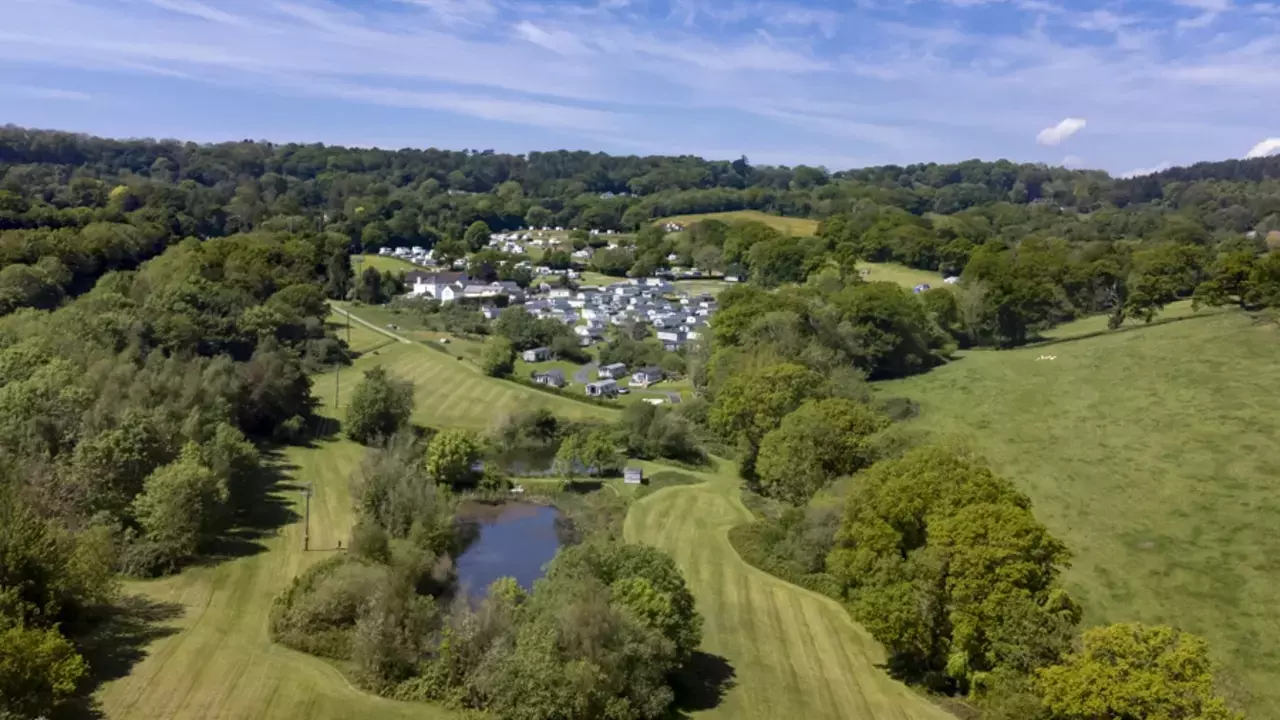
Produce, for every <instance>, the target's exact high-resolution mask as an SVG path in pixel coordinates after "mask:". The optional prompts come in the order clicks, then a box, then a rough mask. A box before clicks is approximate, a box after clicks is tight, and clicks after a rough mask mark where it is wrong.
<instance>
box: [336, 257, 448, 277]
mask: <svg viewBox="0 0 1280 720" xmlns="http://www.w3.org/2000/svg"><path fill="white" fill-rule="evenodd" d="M351 265H352V271H353V272H354V271H355V270H357V269H359V270H364V269H365V268H367V267H371V268H377V270H378V272H383V273H384V272H389V271H390V272H413V271H414V270H419V271H422V272H432V271H431V270H430V269H428V268H423V267H418V266H417V265H414V264H413V263H411V262H409V261H408V260H401V259H400V258H397V257H387V256H385V255H361V256H360V257H358V258H352V259H351Z"/></svg>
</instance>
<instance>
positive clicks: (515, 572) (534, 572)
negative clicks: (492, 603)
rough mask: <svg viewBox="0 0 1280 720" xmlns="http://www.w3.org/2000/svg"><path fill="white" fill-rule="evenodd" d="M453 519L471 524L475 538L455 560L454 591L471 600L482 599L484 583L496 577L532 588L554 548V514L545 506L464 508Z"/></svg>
mask: <svg viewBox="0 0 1280 720" xmlns="http://www.w3.org/2000/svg"><path fill="white" fill-rule="evenodd" d="M458 517H459V519H460V520H461V521H462V522H469V523H473V524H474V532H475V539H474V540H473V541H472V543H471V545H470V546H468V547H467V550H466V552H464V553H462V555H460V556H459V557H458V587H459V588H460V589H461V591H462V592H463V593H465V594H466V595H467V596H468V597H471V598H472V599H478V598H482V597H484V594H485V592H486V591H487V590H488V589H489V584H490V583H492V582H493V581H494V580H497V579H498V578H501V577H513V578H515V579H516V582H518V583H520V586H521V587H523V588H525V589H526V590H529V589H532V588H533V581H534V580H537V579H538V578H540V577H542V575H543V568H544V566H546V564H547V563H549V562H551V558H553V557H555V554H556V550H558V549H559V548H560V540H559V538H558V537H557V535H556V519H557V518H559V517H560V511H559V510H557V509H555V508H554V507H551V506H549V505H535V504H533V503H505V504H503V505H482V504H479V503H467V504H465V505H463V507H461V508H459V510H458Z"/></svg>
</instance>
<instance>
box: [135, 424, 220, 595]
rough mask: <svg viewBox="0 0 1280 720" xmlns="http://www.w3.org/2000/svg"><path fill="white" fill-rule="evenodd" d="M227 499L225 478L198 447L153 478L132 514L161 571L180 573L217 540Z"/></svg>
mask: <svg viewBox="0 0 1280 720" xmlns="http://www.w3.org/2000/svg"><path fill="white" fill-rule="evenodd" d="M228 499H229V494H228V491H227V484H226V480H225V479H224V478H221V477H219V476H218V474H217V473H215V472H214V471H213V470H211V469H209V467H208V466H206V465H205V464H204V463H203V462H202V459H201V457H200V448H199V446H197V445H195V444H188V445H187V446H186V447H185V448H183V451H182V455H181V456H180V457H179V458H178V459H177V460H175V461H174V462H172V463H169V464H168V465H164V466H162V467H160V468H158V469H157V470H156V471H155V472H153V473H151V474H150V475H148V476H147V479H146V482H145V483H143V491H142V494H141V495H139V496H138V497H137V498H136V499H135V500H134V502H133V512H134V516H135V517H137V519H138V524H139V525H140V526H141V527H142V530H143V532H144V536H143V537H144V541H145V542H146V543H148V544H149V545H150V546H151V547H152V548H153V552H154V555H153V557H154V558H155V562H156V563H157V567H156V569H161V570H167V571H172V570H174V569H176V568H177V567H178V566H179V565H180V564H181V563H182V562H183V561H185V560H187V559H188V558H191V557H194V556H195V555H196V553H197V552H198V551H199V550H200V548H201V546H203V545H204V544H206V543H207V542H208V541H210V540H212V539H213V537H214V536H215V535H216V533H217V532H218V531H219V530H220V529H221V527H222V524H223V523H224V522H225V518H226V516H225V510H226V504H227V500H228Z"/></svg>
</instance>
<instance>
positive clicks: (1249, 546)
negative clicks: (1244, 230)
mask: <svg viewBox="0 0 1280 720" xmlns="http://www.w3.org/2000/svg"><path fill="white" fill-rule="evenodd" d="M1171 312H1172V314H1173V315H1175V316H1176V315H1185V314H1187V313H1188V312H1189V309H1188V308H1185V307H1182V306H1177V307H1174V308H1172V309H1171ZM1098 322H1099V321H1098V320H1097V319H1088V320H1084V321H1081V322H1080V323H1072V324H1069V325H1065V326H1062V327H1060V328H1058V329H1057V334H1058V335H1059V336H1060V337H1070V336H1071V335H1073V334H1076V335H1086V336H1087V335H1088V334H1089V333H1091V332H1095V331H1096V330H1097V329H1098V328H1095V327H1093V326H1094V325H1096V324H1097V323H1098ZM1103 322H1105V321H1103ZM1041 355H1052V356H1055V358H1056V359H1054V360H1037V358H1038V357H1040V356H1041ZM1278 358H1280V328H1277V327H1276V326H1275V325H1270V324H1259V323H1255V322H1254V321H1253V320H1252V319H1251V318H1249V317H1248V316H1245V315H1243V314H1239V313H1234V312H1229V313H1215V314H1208V315H1205V316H1203V317H1193V318H1190V319H1184V320H1178V321H1175V322H1170V323H1168V324H1163V325H1157V326H1152V327H1136V328H1133V329H1128V330H1126V331H1123V332H1113V333H1106V334H1102V335H1097V336H1092V337H1084V338H1082V339H1078V340H1070V341H1067V342H1060V343H1057V344H1053V345H1050V346H1047V347H1045V346H1042V347H1038V348H1026V349H1022V350H1015V351H1009V352H972V353H968V354H967V355H965V356H963V357H962V358H961V359H959V360H957V361H956V362H953V363H952V364H950V365H948V366H946V367H943V368H939V369H937V370H935V371H934V372H931V373H928V374H926V375H921V376H918V377H915V378H910V379H908V380H904V381H895V382H891V383H885V384H882V385H881V386H880V388H881V390H882V391H884V392H885V393H887V394H892V395H905V396H907V397H910V398H912V399H914V400H917V401H919V402H920V404H921V415H920V417H919V418H918V419H916V420H913V421H912V424H914V425H915V426H917V427H919V428H923V429H926V430H928V431H931V432H935V433H939V434H946V435H957V436H963V437H967V438H968V439H969V440H970V442H971V443H972V444H973V446H974V447H976V448H977V449H979V450H980V451H982V452H983V453H984V454H985V455H986V456H987V457H988V458H989V459H990V460H991V461H992V462H993V464H994V465H995V466H996V468H997V469H998V470H999V471H1001V472H1002V473H1004V474H1005V475H1007V476H1008V477H1009V478H1010V479H1012V480H1013V481H1015V482H1016V483H1018V484H1019V485H1020V486H1021V487H1022V488H1023V489H1024V490H1026V491H1027V492H1028V493H1029V494H1030V495H1031V497H1032V499H1033V500H1034V501H1035V504H1036V508H1035V512H1036V515H1037V516H1038V517H1039V518H1040V519H1041V520H1042V521H1044V522H1045V523H1046V524H1047V525H1048V526H1049V527H1050V528H1051V529H1052V530H1053V531H1054V532H1055V533H1056V534H1057V535H1058V536H1059V537H1061V538H1063V539H1064V540H1065V541H1066V543H1067V545H1068V546H1069V547H1070V548H1071V550H1072V551H1073V552H1074V553H1075V562H1074V566H1073V567H1072V569H1071V570H1070V571H1069V572H1068V573H1067V575H1066V580H1067V582H1068V584H1069V587H1070V589H1071V590H1072V592H1073V593H1074V594H1075V595H1076V597H1077V598H1078V599H1079V600H1080V601H1082V603H1083V605H1084V608H1085V611H1086V620H1087V622H1090V623H1102V622H1114V621H1121V620H1141V621H1144V622H1153V623H1171V624H1175V625H1178V626H1181V627H1183V628H1185V629H1187V630H1190V631H1192V632H1195V633H1198V634H1201V635H1203V636H1204V637H1206V638H1207V639H1208V640H1209V643H1210V645H1211V647H1212V650H1213V654H1214V656H1215V657H1216V659H1217V660H1219V661H1220V662H1222V663H1223V665H1224V666H1225V667H1226V669H1227V671H1228V674H1229V675H1230V676H1232V678H1233V679H1234V680H1235V682H1236V683H1238V684H1239V685H1241V686H1243V688H1244V690H1245V691H1246V693H1247V694H1248V695H1252V700H1251V701H1250V702H1249V704H1248V710H1249V712H1248V713H1247V715H1248V717H1250V718H1255V719H1256V718H1264V719H1265V718H1280V684H1277V683H1276V682H1275V680H1276V678H1277V677H1280V612H1277V611H1276V604H1275V598H1276V597H1278V596H1280V559H1278V558H1280V532H1277V531H1276V527H1277V525H1280V492H1278V491H1277V488H1278V487H1280V485H1277V478H1278V477H1280V415H1277V412H1276V403H1275V398H1276V397H1277V393H1276V389H1275V388H1276V380H1277V374H1276V372H1277V369H1278V368H1280V364H1278V363H1277V359H1278Z"/></svg>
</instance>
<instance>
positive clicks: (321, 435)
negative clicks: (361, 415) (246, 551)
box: [303, 415, 342, 448]
mask: <svg viewBox="0 0 1280 720" xmlns="http://www.w3.org/2000/svg"><path fill="white" fill-rule="evenodd" d="M341 431H342V422H341V421H339V420H338V419H337V418H331V417H329V416H327V415H315V416H313V417H312V418H311V422H310V424H309V425H308V426H307V436H306V438H305V439H304V440H303V446H304V447H308V448H315V447H316V446H317V444H318V443H321V442H325V441H329V440H336V439H337V437H338V433H340V432H341Z"/></svg>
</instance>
